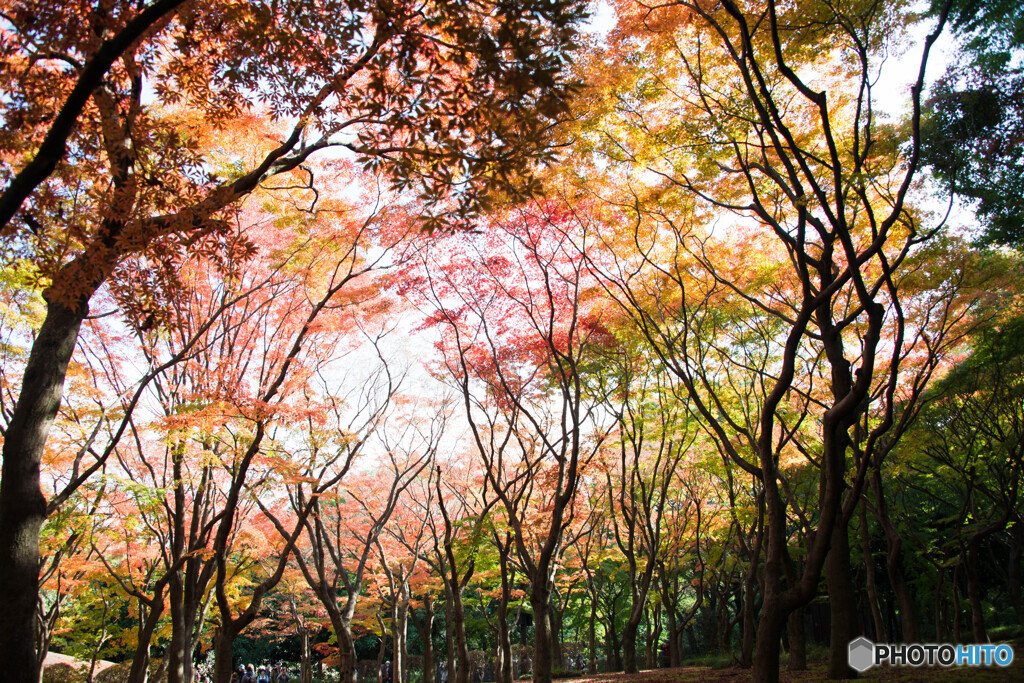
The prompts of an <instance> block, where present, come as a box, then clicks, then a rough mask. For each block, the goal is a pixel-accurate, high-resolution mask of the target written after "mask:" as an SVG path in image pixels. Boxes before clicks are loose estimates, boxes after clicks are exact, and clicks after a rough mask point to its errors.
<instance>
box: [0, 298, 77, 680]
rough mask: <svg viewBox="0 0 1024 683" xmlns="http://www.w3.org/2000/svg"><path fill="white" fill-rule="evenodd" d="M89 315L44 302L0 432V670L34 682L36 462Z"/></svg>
mask: <svg viewBox="0 0 1024 683" xmlns="http://www.w3.org/2000/svg"><path fill="white" fill-rule="evenodd" d="M87 312H88V306H87V304H85V303H81V304H80V305H79V306H78V307H77V309H76V310H71V309H68V308H65V307H64V306H63V305H61V304H58V303H54V302H47V306H46V318H45V319H44V320H43V324H42V326H41V327H40V328H39V333H38V335H37V337H36V339H35V341H34V342H33V344H32V350H31V352H30V353H29V358H28V363H27V364H26V366H25V374H24V376H23V378H22V383H21V393H20V394H19V396H18V401H17V403H16V404H15V406H14V411H13V413H12V414H11V421H10V423H9V424H8V426H7V432H6V433H5V434H4V445H3V468H2V479H0V671H3V672H4V676H5V679H6V680H8V681H10V682H11V683H35V682H36V681H37V680H38V679H39V660H38V659H37V658H36V652H35V649H36V600H37V596H38V595H39V532H40V530H41V529H42V525H43V520H44V519H45V516H46V499H45V498H44V496H43V492H42V489H41V488H40V485H39V464H40V458H41V457H42V454H43V448H44V446H45V445H46V436H47V434H48V433H49V431H50V425H51V424H53V420H54V418H55V417H56V416H57V411H58V409H59V408H60V400H61V396H62V395H63V392H64V378H65V376H66V374H67V369H68V363H69V362H70V360H71V355H72V354H73V353H74V350H75V343H76V342H77V340H78V330H79V327H80V326H81V324H82V320H83V318H84V316H85V315H86V313H87Z"/></svg>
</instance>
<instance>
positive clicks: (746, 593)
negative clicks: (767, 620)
mask: <svg viewBox="0 0 1024 683" xmlns="http://www.w3.org/2000/svg"><path fill="white" fill-rule="evenodd" d="M757 559H758V558H757V557H756V556H754V557H752V558H751V562H750V568H749V569H748V570H747V575H746V576H745V577H744V580H743V605H742V609H743V645H742V648H741V650H740V667H741V668H743V669H749V668H750V667H752V666H753V665H754V622H755V621H756V619H755V617H756V615H755V614H754V585H755V578H756V577H757Z"/></svg>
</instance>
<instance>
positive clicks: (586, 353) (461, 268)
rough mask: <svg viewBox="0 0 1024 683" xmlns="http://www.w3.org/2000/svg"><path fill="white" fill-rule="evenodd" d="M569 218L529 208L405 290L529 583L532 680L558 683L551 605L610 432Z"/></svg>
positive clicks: (587, 293)
mask: <svg viewBox="0 0 1024 683" xmlns="http://www.w3.org/2000/svg"><path fill="white" fill-rule="evenodd" d="M572 226H573V222H572V220H571V215H569V214H568V213H567V212H562V211H560V210H558V208H556V206H555V205H553V204H550V203H544V204H540V205H535V206H521V207H517V208H514V209H512V210H510V212H509V213H507V214H505V215H503V216H501V217H500V218H499V219H498V220H494V221H491V222H489V223H488V224H486V225H485V226H482V227H484V228H485V229H486V230H485V232H484V233H483V234H480V235H476V234H461V235H460V234H457V235H453V236H451V237H450V238H448V239H447V240H444V241H443V242H438V243H437V244H436V245H435V248H434V249H432V250H431V251H430V252H428V254H427V257H426V258H425V259H424V264H423V267H424V271H423V272H422V274H421V275H420V277H419V279H418V280H416V281H414V282H415V283H416V284H417V285H418V286H411V285H407V286H406V288H405V291H407V292H408V293H409V294H411V295H415V296H419V297H423V298H420V299H419V303H420V304H421V305H426V306H429V309H428V318H427V323H426V324H427V325H429V326H432V327H434V328H436V329H437V330H438V332H439V333H440V335H441V339H440V340H439V341H438V348H439V351H440V352H441V354H442V360H441V363H442V367H441V368H440V373H441V376H443V377H446V378H447V380H448V381H449V382H450V383H451V384H452V386H453V387H455V389H456V391H458V392H459V393H460V394H461V396H462V405H463V408H464V414H465V417H466V419H467V420H468V421H469V425H470V433H471V435H472V443H473V444H474V446H475V448H476V451H477V455H478V457H479V458H480V462H481V464H482V466H483V469H484V472H485V475H486V477H487V482H488V486H489V488H490V490H491V491H492V492H493V494H492V495H494V496H495V497H496V498H497V500H498V504H499V505H500V506H501V507H502V508H503V509H504V512H505V517H506V520H507V523H508V525H509V526H510V527H511V529H512V531H513V537H514V540H515V546H516V552H517V555H518V558H519V562H520V565H521V569H522V571H523V574H524V577H525V578H526V580H527V581H528V582H529V585H530V592H529V596H530V597H529V599H530V607H531V609H532V611H533V623H534V657H533V673H534V680H535V681H540V682H541V683H545V682H546V683H550V681H551V672H552V668H553V661H552V655H553V647H554V645H553V642H552V641H553V638H554V635H553V633H552V624H551V619H550V612H551V610H550V605H551V600H552V593H553V590H554V580H555V573H556V571H557V569H558V564H559V558H560V557H561V555H562V552H563V550H564V545H563V542H564V540H565V539H564V534H565V532H566V529H568V528H569V526H570V524H571V523H572V521H573V519H574V518H575V514H576V507H575V505H574V501H575V499H576V494H577V487H578V486H579V482H580V477H581V474H582V472H583V471H585V470H586V468H587V466H588V464H589V463H590V462H591V461H592V460H593V459H594V458H595V456H596V454H597V453H598V451H599V450H600V448H601V445H602V443H603V442H604V440H605V438H606V437H607V434H608V429H609V427H608V426H607V425H605V424H603V422H602V421H601V419H600V417H601V416H600V413H599V409H598V406H599V402H600V399H599V398H595V397H594V396H593V395H592V394H591V392H590V391H589V387H586V386H585V385H586V381H587V379H586V377H585V373H584V371H583V369H582V368H583V366H584V365H585V363H586V362H587V361H588V360H590V359H591V358H592V355H591V354H592V353H595V352H596V349H597V347H599V346H600V345H601V344H603V343H605V342H606V341H607V333H606V330H605V328H604V327H603V321H602V315H601V309H600V306H599V305H597V301H596V300H595V299H593V298H592V297H591V295H592V294H593V293H594V292H595V291H596V288H595V287H596V285H595V283H594V282H593V281H592V280H591V279H590V278H589V276H588V274H587V272H586V270H585V268H584V266H583V262H582V260H581V259H580V258H579V253H578V252H577V251H576V249H575V246H574V245H573V243H572V241H571V240H572V236H571V235H570V234H569V232H568V231H567V229H568V228H571V227H572Z"/></svg>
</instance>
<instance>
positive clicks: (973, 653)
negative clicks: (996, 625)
mask: <svg viewBox="0 0 1024 683" xmlns="http://www.w3.org/2000/svg"><path fill="white" fill-rule="evenodd" d="M847 661H848V662H849V664H850V668H851V669H853V670H854V671H858V672H860V673H863V672H865V671H867V670H868V669H870V668H871V667H873V666H879V665H881V664H888V665H889V666H936V665H937V666H1009V665H1010V664H1011V663H1012V662H1013V648H1012V647H1011V646H1009V645H951V644H950V643H941V644H938V645H937V644H935V643H928V644H922V643H906V644H904V643H873V642H871V641H870V640H868V639H867V638H864V637H863V636H862V637H860V638H857V639H855V640H852V641H850V645H849V650H848V651H847Z"/></svg>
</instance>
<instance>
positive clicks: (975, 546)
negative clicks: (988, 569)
mask: <svg viewBox="0 0 1024 683" xmlns="http://www.w3.org/2000/svg"><path fill="white" fill-rule="evenodd" d="M980 545H981V542H980V540H978V539H977V537H975V538H972V539H971V540H970V541H969V542H968V544H967V599H968V600H969V601H970V603H971V636H972V637H973V638H974V642H975V643H987V642H988V634H987V633H986V632H985V614H984V612H983V611H982V607H981V577H980V575H979V571H978V555H979V553H980V550H979V546H980Z"/></svg>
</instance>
